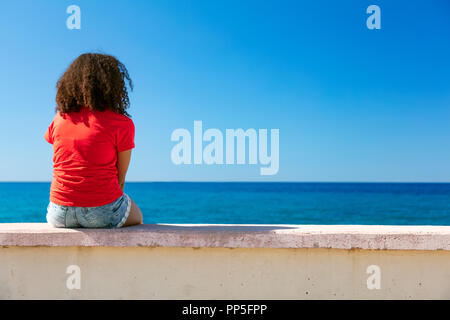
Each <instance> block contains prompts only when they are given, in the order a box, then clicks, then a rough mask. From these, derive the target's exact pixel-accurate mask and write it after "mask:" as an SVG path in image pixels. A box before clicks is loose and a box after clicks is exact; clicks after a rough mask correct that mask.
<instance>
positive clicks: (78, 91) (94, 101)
mask: <svg viewBox="0 0 450 320" xmlns="http://www.w3.org/2000/svg"><path fill="white" fill-rule="evenodd" d="M126 82H128V85H129V87H130V89H131V90H133V83H132V81H131V79H130V76H129V74H128V70H127V69H126V68H125V66H124V65H123V64H122V63H121V62H120V61H119V60H117V59H116V58H115V57H113V56H110V55H106V54H100V53H85V54H82V55H80V56H79V57H78V58H76V59H75V60H74V61H73V62H72V63H71V65H70V66H69V68H67V70H66V71H65V72H64V74H63V75H62V76H61V78H59V80H58V82H57V84H56V89H57V93H56V105H57V106H56V108H55V111H56V112H58V111H59V112H61V113H67V112H71V111H74V112H78V111H80V109H81V107H83V106H87V107H89V108H90V109H91V110H93V111H94V110H98V111H104V110H107V109H109V110H112V111H114V112H117V113H120V114H124V115H126V116H128V117H131V116H130V115H129V114H128V113H127V111H126V109H127V108H128V107H129V105H130V100H129V98H128V91H127V86H126Z"/></svg>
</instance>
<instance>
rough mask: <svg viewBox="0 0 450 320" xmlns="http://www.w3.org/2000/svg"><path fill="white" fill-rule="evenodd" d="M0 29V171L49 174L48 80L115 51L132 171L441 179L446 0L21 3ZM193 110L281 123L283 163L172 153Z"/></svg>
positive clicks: (447, 137) (207, 120) (37, 177)
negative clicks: (377, 21)
mask: <svg viewBox="0 0 450 320" xmlns="http://www.w3.org/2000/svg"><path fill="white" fill-rule="evenodd" d="M71 4H76V5H78V6H79V7H80V8H81V30H68V29H67V28H66V19H67V17H68V16H69V15H68V14H67V13H66V8H67V7H68V6H69V5H71ZM371 4H376V5H378V6H379V7H380V8H381V29H380V30H369V29H368V28H367V27H366V19H367V17H368V16H369V15H368V14H366V8H367V7H368V6H369V5H371ZM0 40H1V48H2V50H0V68H1V70H2V77H0V88H1V96H2V102H1V109H2V113H1V114H2V117H1V125H0V134H1V137H2V138H1V139H0V148H1V150H2V157H1V158H0V180H1V181H49V180H51V172H52V163H51V159H52V154H51V146H50V145H49V144H48V143H47V142H45V140H44V138H43V134H44V132H45V130H46V129H47V127H48V125H49V124H50V122H51V120H52V118H53V116H54V113H53V110H54V106H55V102H54V97H55V93H56V90H55V83H56V81H57V79H58V77H59V76H60V75H61V74H62V73H63V72H64V70H65V68H67V66H68V65H69V64H70V62H71V61H72V60H73V59H75V58H76V57H77V56H78V55H79V54H81V53H84V52H103V53H108V54H113V55H115V56H116V57H118V58H119V59H120V60H121V61H122V62H123V63H124V64H125V65H126V66H127V68H128V70H129V72H130V74H131V77H132V79H133V82H134V84H135V87H134V91H133V92H132V93H131V94H130V99H131V108H130V109H129V112H130V114H131V115H132V117H133V121H134V123H135V127H136V149H135V150H134V153H133V158H132V164H131V166H130V169H129V173H128V180H130V181H173V180H176V181H180V180H183V181H184V180H188V181H191V180H193V181H229V180H233V181H243V180H244V181H267V180H269V181H405V182H412V181H436V182H443V181H450V76H449V75H450V59H449V58H450V2H449V1H447V0H433V1H378V0H370V1H364V0H355V1H348V0H343V1H162V0H161V1H97V0H89V1H56V0H55V1H50V0H48V1H21V0H18V1H8V2H3V3H2V7H1V8H0ZM194 120H202V121H203V127H204V128H205V129H207V128H218V129H220V130H222V132H225V129H227V128H243V129H248V128H255V129H258V128H266V129H271V128H278V129H279V130H280V153H279V157H280V164H279V172H278V174H277V175H274V176H261V175H260V174H259V169H260V165H234V166H226V165H212V166H208V165H196V166H194V165H190V166H188V165H182V166H175V165H174V164H173V163H172V162H171V158H170V151H171V149H172V147H173V146H174V145H175V143H174V142H172V141H170V135H171V133H172V131H173V130H175V129H177V128H186V129H188V130H190V131H191V132H193V121H194Z"/></svg>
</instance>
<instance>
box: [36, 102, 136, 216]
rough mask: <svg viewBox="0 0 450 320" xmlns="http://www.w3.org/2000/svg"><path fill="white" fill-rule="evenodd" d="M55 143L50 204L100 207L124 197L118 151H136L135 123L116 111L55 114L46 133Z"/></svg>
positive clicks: (85, 108)
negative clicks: (119, 173) (118, 166)
mask: <svg viewBox="0 0 450 320" xmlns="http://www.w3.org/2000/svg"><path fill="white" fill-rule="evenodd" d="M44 138H45V140H47V141H48V142H49V143H51V144H53V180H52V185H51V188H50V201H51V202H53V203H56V204H59V205H65V206H72V207H97V206H102V205H105V204H108V203H111V202H113V201H114V200H116V199H117V198H118V197H120V196H121V195H122V194H123V191H122V189H120V186H119V182H118V179H117V174H118V173H117V152H121V151H125V150H129V149H132V148H134V124H133V121H132V120H131V119H130V118H128V117H127V116H125V115H122V114H118V113H115V112H114V111H110V110H107V111H91V110H90V109H89V108H87V107H83V108H82V109H81V110H80V111H79V112H69V113H66V114H63V115H61V114H60V113H59V112H58V113H57V114H56V115H55V118H54V119H53V121H52V123H51V124H50V126H49V127H48V130H47V132H46V133H45V134H44Z"/></svg>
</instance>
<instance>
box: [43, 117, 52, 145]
mask: <svg viewBox="0 0 450 320" xmlns="http://www.w3.org/2000/svg"><path fill="white" fill-rule="evenodd" d="M44 139H45V140H47V142H48V143H51V144H53V121H52V123H51V124H50V126H49V127H48V129H47V131H46V132H45V133H44Z"/></svg>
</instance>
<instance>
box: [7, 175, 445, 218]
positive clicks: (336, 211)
mask: <svg viewBox="0 0 450 320" xmlns="http://www.w3.org/2000/svg"><path fill="white" fill-rule="evenodd" d="M49 189H50V183H43V182H42V183H41V182H38V183H33V182H32V183H28V182H5V183H0V223H4V222H45V214H46V207H47V204H48V198H49ZM125 192H126V193H128V194H129V195H130V196H131V197H132V198H133V199H134V200H135V202H136V203H137V204H138V206H139V207H140V208H141V210H142V212H143V214H144V223H240V224H385V225H450V183H241V182H230V183H221V182H198V183H197V182H148V183H143V182H134V183H133V182H131V183H130V182H128V183H127V184H126V186H125Z"/></svg>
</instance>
